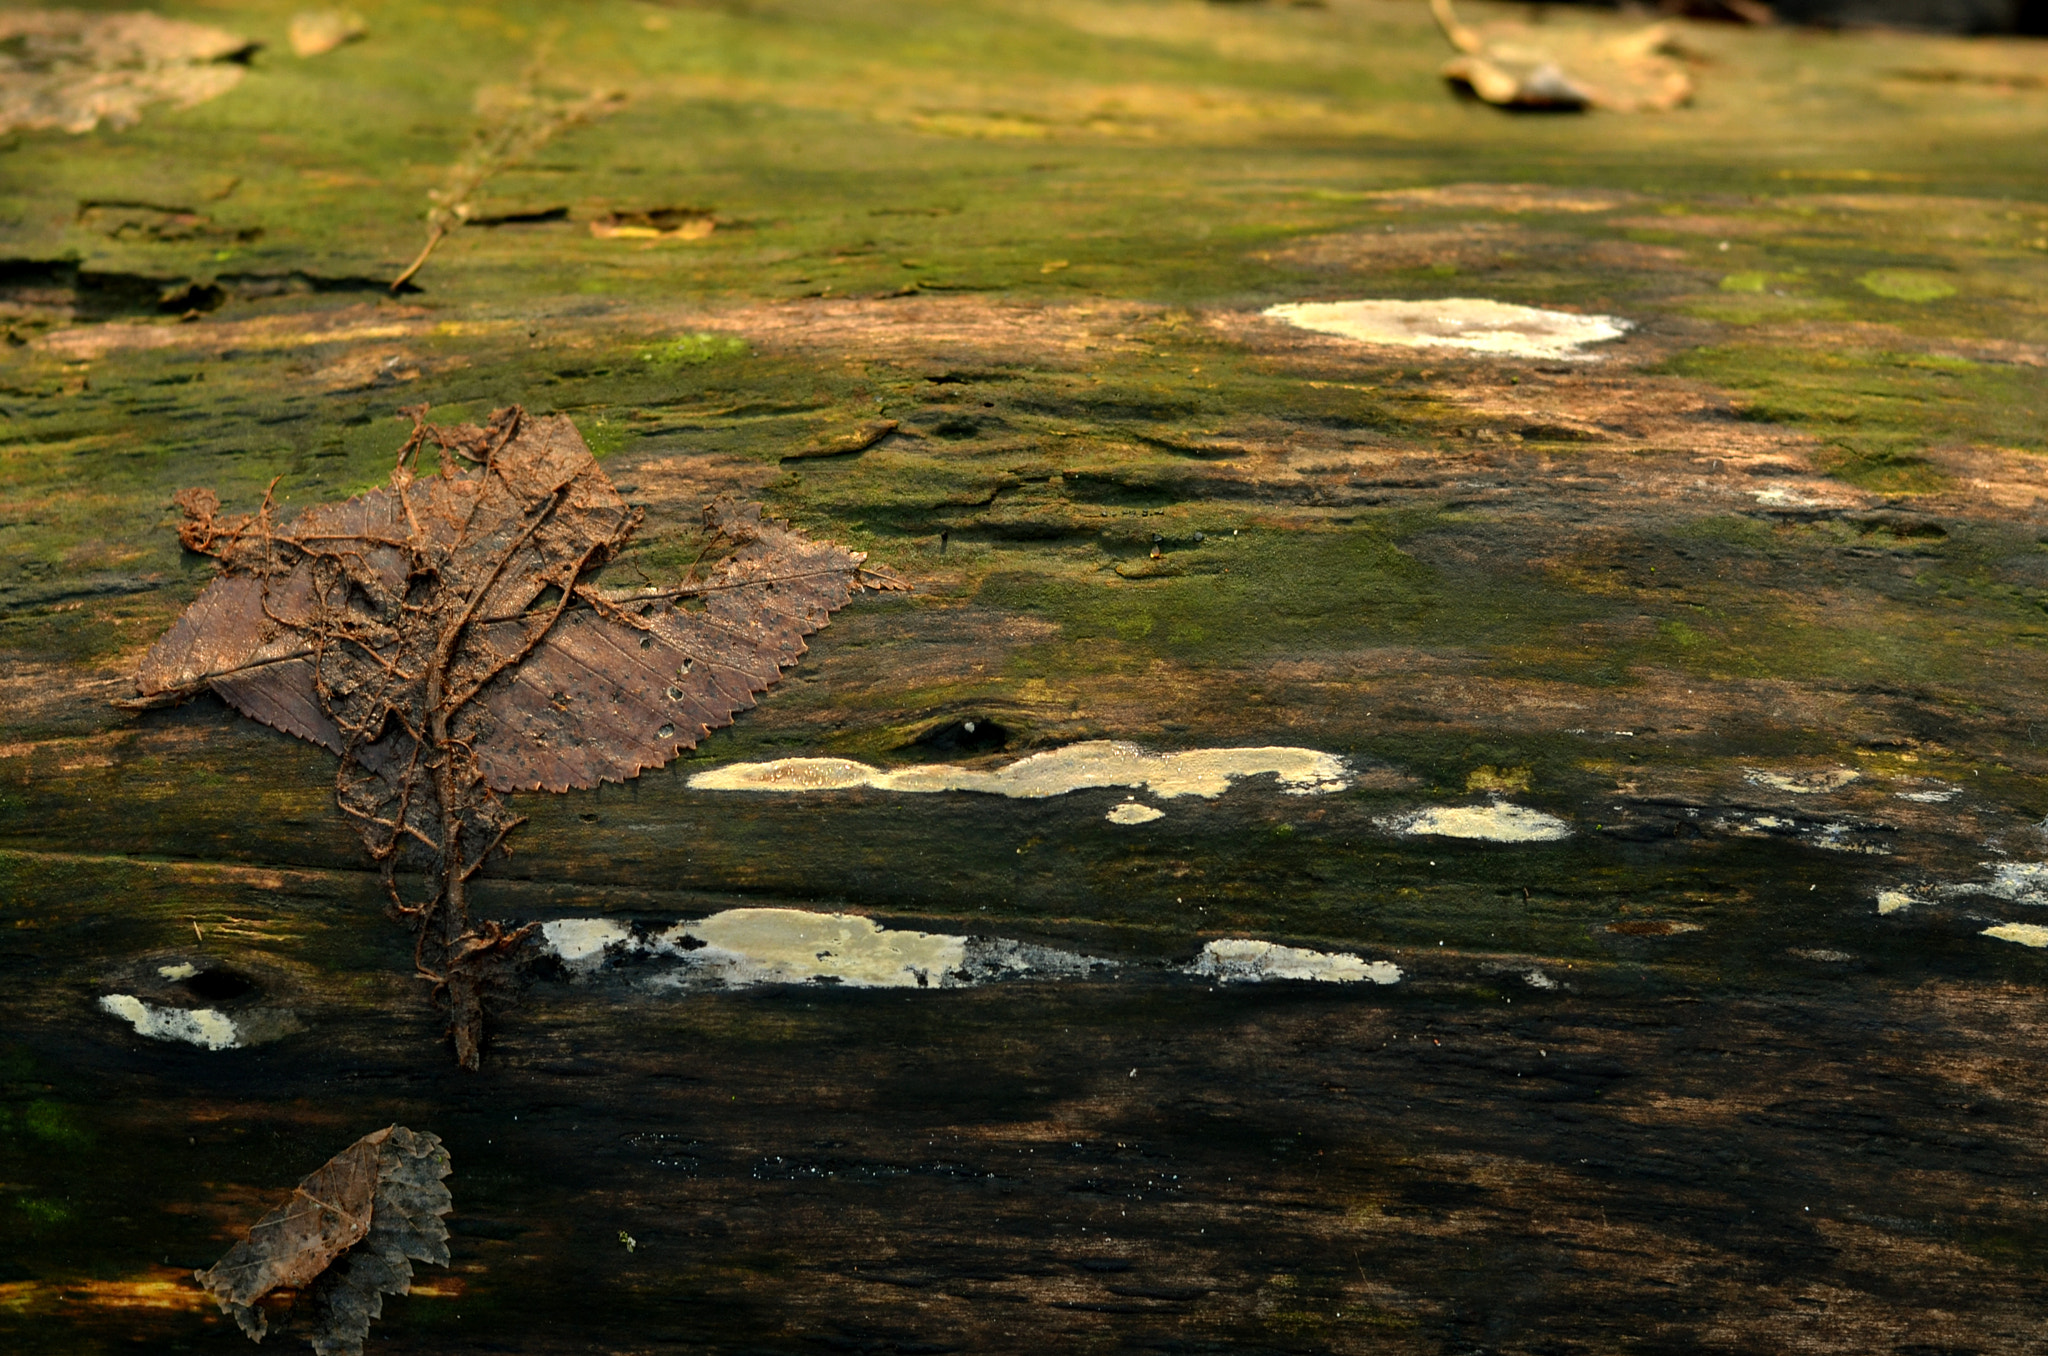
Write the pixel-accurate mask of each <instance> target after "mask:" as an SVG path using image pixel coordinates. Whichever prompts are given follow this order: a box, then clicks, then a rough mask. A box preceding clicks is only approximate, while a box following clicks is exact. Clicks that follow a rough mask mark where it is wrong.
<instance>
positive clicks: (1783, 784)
mask: <svg viewBox="0 0 2048 1356" xmlns="http://www.w3.org/2000/svg"><path fill="white" fill-rule="evenodd" d="M1862 775H1863V774H1862V773H1860V772H1857V771H1856V770H1854V769H1853V768H1846V767H1831V768H1827V769H1824V770H1823V771H1820V772H1771V771H1768V770H1767V769H1764V768H1760V767H1748V768H1744V769H1743V770H1742V779H1743V780H1744V781H1746V782H1748V783H1749V784H1750V785H1751V786H1762V787H1768V788H1769V789H1770V790H1773V791H1787V792H1790V793H1791V794H1793V795H1795V796H1821V795H1826V794H1827V793H1828V792H1830V791H1839V790H1841V789H1842V788H1843V787H1845V786H1847V785H1848V784H1849V783H1850V782H1853V781H1855V780H1856V779H1857V778H1858V777H1860V776H1862Z"/></svg>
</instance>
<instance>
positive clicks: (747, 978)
mask: <svg viewBox="0 0 2048 1356" xmlns="http://www.w3.org/2000/svg"><path fill="white" fill-rule="evenodd" d="M666 936H667V938H668V939H669V940H671V942H672V944H674V945H676V946H678V947H685V946H687V945H688V940H694V941H698V942H702V943H704V945H703V946H702V947H696V948H690V949H689V950H688V951H687V952H686V954H687V956H688V958H689V960H690V963H691V968H692V969H693V970H696V971H697V972H699V974H700V975H706V972H713V973H714V974H715V977H716V978H719V979H721V980H723V981H725V982H726V983H731V984H803V983H809V982H811V981H815V980H824V981H827V982H830V983H835V984H846V985H850V986H852V987H854V988H863V989H922V988H930V987H935V986H937V985H938V984H939V983H940V982H941V981H942V980H944V979H945V977H946V976H948V975H949V974H952V973H953V972H955V971H957V970H959V969H960V968H961V966H962V965H963V963H964V962H965V961H966V958H967V950H966V942H967V939H966V938H965V937H952V936H947V935H945V934H943V933H933V932H912V931H910V930H908V929H900V928H885V927H883V926H881V925H880V924H879V923H877V922H875V921H874V920H873V919H872V918H863V917H861V916H860V915H858V914H850V913H811V912H808V911H806V910H803V909H728V910H726V911H725V912H724V913H715V914H712V915H711V916H710V917H709V918H702V919H699V920H698V921H696V922H694V923H685V924H683V925H681V926H680V927H678V928H675V929H672V930H671V931H670V933H668V934H666ZM686 939H687V940H686ZM706 977H712V976H711V975H706Z"/></svg>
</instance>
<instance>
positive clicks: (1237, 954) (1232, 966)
mask: <svg viewBox="0 0 2048 1356" xmlns="http://www.w3.org/2000/svg"><path fill="white" fill-rule="evenodd" d="M1188 973H1189V974H1192V975H1199V976H1201V977H1202V978H1204V979H1212V980H1214V981H1216V982H1217V983H1218V984H1256V983H1263V982H1265V981H1267V980H1274V979H1306V980H1317V981H1320V982H1322V983H1326V984H1357V983H1360V982H1366V983H1372V984H1394V983H1398V982H1399V981H1400V979H1401V967H1400V966H1398V965H1395V964H1394V963H1393V962H1392V961H1369V960H1366V959H1365V958H1364V957H1362V956H1354V955H1352V954H1350V953H1349V952H1345V951H1305V950H1303V949H1301V948H1300V947H1293V946H1281V945H1279V944H1278V943H1277V942H1261V941H1255V940H1253V939H1251V938H1249V937H1223V938H1218V939H1217V940H1215V941H1213V942H1210V943H1209V944H1208V945H1206V946H1204V947H1203V948H1202V952H1201V954H1200V955H1198V956H1196V957H1195V960H1194V963H1193V964H1192V965H1190V966H1188Z"/></svg>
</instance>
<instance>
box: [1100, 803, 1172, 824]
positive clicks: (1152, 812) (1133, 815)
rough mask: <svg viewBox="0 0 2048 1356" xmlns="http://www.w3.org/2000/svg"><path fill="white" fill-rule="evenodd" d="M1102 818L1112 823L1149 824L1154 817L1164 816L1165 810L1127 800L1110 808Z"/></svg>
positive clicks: (1161, 817) (1160, 817) (1162, 817)
mask: <svg viewBox="0 0 2048 1356" xmlns="http://www.w3.org/2000/svg"><path fill="white" fill-rule="evenodd" d="M1103 818H1104V819H1106V820H1108V821H1109V822H1110V823H1112V824H1150V823H1151V822H1152V821H1153V820H1155V819H1164V818H1166V811H1164V810H1160V809H1155V808H1154V807H1152V806H1150V805H1140V804H1138V802H1136V801H1134V800H1127V801H1125V802H1124V803H1123V804H1121V805H1118V806H1115V807H1114V808H1112V809H1111V810H1110V812H1109V813H1108V814H1106V815H1104V816H1103Z"/></svg>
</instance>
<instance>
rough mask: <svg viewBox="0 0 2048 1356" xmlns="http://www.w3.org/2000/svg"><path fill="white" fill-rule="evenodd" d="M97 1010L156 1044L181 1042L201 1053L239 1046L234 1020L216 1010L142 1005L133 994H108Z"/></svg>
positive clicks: (239, 1039)
mask: <svg viewBox="0 0 2048 1356" xmlns="http://www.w3.org/2000/svg"><path fill="white" fill-rule="evenodd" d="M100 1011H102V1012H104V1013H107V1014H108V1015H110V1016H114V1017H119V1018H120V1019H121V1020H122V1021H124V1022H126V1023H128V1024H129V1025H130V1026H132V1027H134V1028H135V1034H136V1035H138V1036H147V1037H149V1038H150V1039H151V1040H157V1041H183V1042H185V1043H186V1044H187V1045H196V1046H198V1047H200V1048H201V1049H203V1050H232V1049H234V1048H235V1047H237V1046H239V1045H240V1044H242V1033H241V1032H240V1031H238V1030H237V1029H236V1027H235V1019H234V1018H232V1017H230V1016H228V1015H227V1014H226V1013H224V1012H221V1011H220V1010H219V1009H217V1008H167V1007H159V1006H157V1005H156V1004H154V1003H145V1002H143V1001H142V1000H141V999H140V998H137V997H136V996H135V995H133V994H126V993H110V994H106V995H104V996H103V997H101V999H100Z"/></svg>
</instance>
